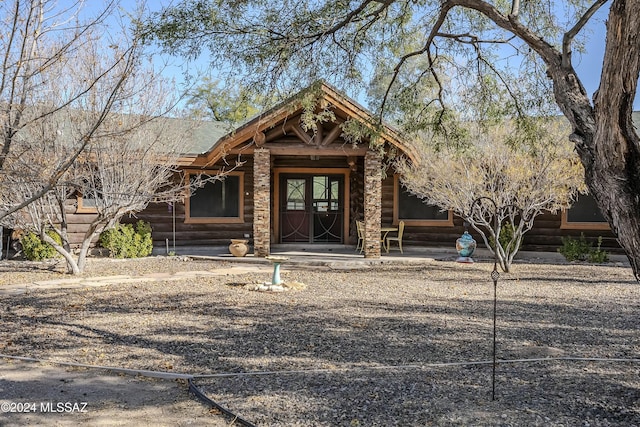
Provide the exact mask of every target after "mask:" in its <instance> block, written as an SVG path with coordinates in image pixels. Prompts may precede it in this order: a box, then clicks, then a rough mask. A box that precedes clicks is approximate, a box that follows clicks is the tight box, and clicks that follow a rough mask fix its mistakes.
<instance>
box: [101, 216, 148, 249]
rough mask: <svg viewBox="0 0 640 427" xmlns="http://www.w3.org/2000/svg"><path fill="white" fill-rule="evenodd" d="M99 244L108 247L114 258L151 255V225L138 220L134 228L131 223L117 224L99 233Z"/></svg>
mask: <svg viewBox="0 0 640 427" xmlns="http://www.w3.org/2000/svg"><path fill="white" fill-rule="evenodd" d="M100 245H102V247H103V248H107V249H109V251H110V252H111V256H112V257H114V258H140V257H145V256H148V255H151V252H152V251H153V240H152V239H151V225H149V223H147V222H144V221H138V223H137V224H136V226H135V229H134V227H133V225H132V224H117V225H116V226H115V227H113V228H110V229H109V230H105V231H103V232H102V233H101V234H100Z"/></svg>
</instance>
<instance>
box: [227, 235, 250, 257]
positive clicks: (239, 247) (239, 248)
mask: <svg viewBox="0 0 640 427" xmlns="http://www.w3.org/2000/svg"><path fill="white" fill-rule="evenodd" d="M247 242H248V240H245V239H231V244H230V245H229V252H231V255H233V256H237V257H243V256H245V255H246V254H247V252H249V247H248V246H247Z"/></svg>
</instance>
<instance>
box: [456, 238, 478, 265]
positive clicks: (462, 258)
mask: <svg viewBox="0 0 640 427" xmlns="http://www.w3.org/2000/svg"><path fill="white" fill-rule="evenodd" d="M456 250H457V251H458V255H459V256H458V259H457V260H456V261H457V262H465V263H472V262H473V259H472V258H471V255H473V252H474V251H475V250H476V241H475V240H474V239H473V237H471V234H469V232H468V231H465V232H464V233H462V236H460V237H459V238H458V240H456Z"/></svg>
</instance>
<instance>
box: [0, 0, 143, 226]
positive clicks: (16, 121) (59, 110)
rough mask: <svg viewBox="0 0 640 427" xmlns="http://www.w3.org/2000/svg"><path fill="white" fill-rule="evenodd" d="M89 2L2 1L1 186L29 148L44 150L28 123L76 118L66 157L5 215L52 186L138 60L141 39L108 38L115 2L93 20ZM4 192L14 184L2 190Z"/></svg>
mask: <svg viewBox="0 0 640 427" xmlns="http://www.w3.org/2000/svg"><path fill="white" fill-rule="evenodd" d="M83 3H84V2H83V1H75V2H68V3H65V4H67V6H62V5H61V4H62V3H60V2H57V1H52V0H7V1H4V2H2V3H0V55H1V59H0V127H1V129H0V132H2V139H1V140H0V185H3V184H4V183H7V182H11V180H10V179H9V178H8V177H9V176H10V175H12V174H15V173H16V171H15V170H13V168H14V167H15V166H16V165H18V164H19V163H20V157H21V156H24V155H25V151H29V150H34V151H35V152H36V153H37V152H42V151H43V149H42V146H43V144H44V143H43V142H42V141H39V140H37V139H29V138H32V136H34V135H38V132H37V131H32V130H31V129H30V128H32V127H33V128H40V129H43V127H42V126H40V122H42V121H47V120H48V121H53V122H63V121H65V120H68V121H69V122H70V123H72V124H73V126H71V127H69V128H68V129H67V130H66V134H65V135H64V136H65V137H66V138H67V146H68V147H72V148H73V149H72V150H71V151H69V152H68V155H67V157H65V158H64V159H59V161H57V162H56V163H55V166H54V167H48V168H46V171H47V174H48V175H47V176H46V177H44V178H43V177H42V173H41V172H42V171H38V174H37V178H34V179H33V180H32V183H35V182H38V183H39V185H40V187H39V188H32V190H33V191H31V192H30V194H31V195H30V196H29V197H28V198H23V197H15V198H5V199H4V201H5V202H7V203H5V204H3V205H2V206H1V207H0V218H2V217H4V216H6V215H9V214H11V213H13V212H15V211H17V210H19V209H21V208H23V207H24V206H27V205H28V204H29V203H31V202H32V201H34V200H36V199H37V198H38V197H41V196H43V195H44V194H46V193H47V192H48V191H50V190H52V189H53V188H54V186H55V185H56V183H57V182H58V181H59V180H60V179H61V177H62V176H63V175H64V174H65V171H66V170H67V169H68V168H69V167H70V165H71V164H73V162H74V161H75V159H76V158H77V157H78V156H79V155H80V154H81V153H82V152H83V150H84V149H85V148H86V146H87V145H88V144H89V143H90V141H92V140H93V137H94V135H95V134H96V133H97V132H98V129H99V128H100V126H101V124H102V121H103V120H104V119H105V117H106V116H107V114H108V112H109V111H110V110H111V109H112V108H113V107H114V105H116V104H117V103H118V98H119V96H120V94H121V90H122V86H123V84H124V82H125V81H126V79H127V78H128V76H129V73H130V72H131V69H132V68H133V67H134V65H135V63H136V61H138V60H139V56H140V52H141V47H140V46H139V45H138V44H137V43H135V42H134V43H127V44H117V43H113V44H109V43H108V41H109V40H108V38H107V37H106V36H105V34H106V31H105V20H106V19H107V17H109V16H112V15H113V14H114V13H115V11H116V7H117V2H116V1H111V2H108V3H106V5H105V6H104V8H103V9H102V10H101V11H100V12H99V13H98V14H97V15H96V17H94V18H90V19H87V20H83V19H81V18H80V13H81V11H82V6H83ZM105 42H106V43H107V46H108V47H107V48H106V49H104V48H103V47H102V46H103V45H104V43H105ZM99 51H100V52H99ZM96 54H97V55H98V56H96ZM73 110H76V111H77V110H85V111H87V110H88V111H91V112H92V113H93V114H92V115H91V116H90V118H89V117H88V116H85V117H83V119H84V120H82V121H79V120H78V118H75V117H73V114H70V112H72V111H73ZM60 136H61V135H59V137H60ZM47 137H48V138H50V137H51V136H50V135H48V136H47ZM22 172H24V171H22ZM0 192H4V193H7V192H10V190H8V189H7V188H0Z"/></svg>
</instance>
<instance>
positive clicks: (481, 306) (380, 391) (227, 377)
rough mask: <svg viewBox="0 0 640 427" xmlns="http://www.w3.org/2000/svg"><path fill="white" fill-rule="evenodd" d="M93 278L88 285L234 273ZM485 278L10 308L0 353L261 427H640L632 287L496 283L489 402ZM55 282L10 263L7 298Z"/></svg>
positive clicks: (178, 266)
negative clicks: (132, 373)
mask: <svg viewBox="0 0 640 427" xmlns="http://www.w3.org/2000/svg"><path fill="white" fill-rule="evenodd" d="M91 263H92V264H91V265H90V271H91V274H90V275H115V274H123V272H125V271H126V274H128V275H145V274H147V275H148V274H151V273H157V272H160V271H164V272H173V273H177V272H180V271H189V270H191V271H195V270H197V271H203V272H206V271H216V270H219V269H221V268H226V267H228V266H229V264H228V263H225V262H220V261H215V262H213V261H202V260H191V261H182V260H179V259H175V258H163V257H157V258H146V259H143V260H130V261H113V260H100V259H92V260H91ZM265 267H266V269H268V266H265ZM492 267H493V265H492V264H490V263H476V264H457V263H454V262H444V261H433V260H431V261H429V260H425V261H424V262H423V263H421V264H415V265H395V266H393V265H386V266H377V267H372V266H364V265H354V266H353V268H343V269H339V270H334V269H331V268H327V267H309V266H301V265H297V266H294V265H291V266H287V265H284V266H283V271H282V278H283V280H285V282H300V283H304V284H305V285H306V287H304V288H303V289H300V290H291V291H287V292H281V293H269V292H256V291H251V290H248V289H247V287H246V286H245V285H247V284H255V283H261V282H264V281H268V280H269V279H270V274H269V273H268V270H265V271H257V272H252V273H246V274H225V275H217V276H214V275H210V276H209V275H205V274H203V275H199V276H196V277H188V278H184V279H180V280H177V279H175V278H174V279H172V280H166V281H158V280H156V281H147V282H144V281H141V282H129V283H123V284H111V285H108V286H103V287H99V288H88V287H81V288H78V289H51V290H38V291H32V292H27V293H24V294H18V295H3V296H2V297H1V298H0V320H1V321H2V326H3V327H2V330H0V353H2V354H5V355H15V356H28V357H33V358H39V359H45V360H48V361H52V362H76V363H82V364H91V365H100V366H114V367H123V368H134V369H148V370H154V371H166V372H177V373H186V374H192V375H195V376H196V378H195V379H194V383H195V385H196V386H197V387H198V388H199V389H200V390H202V391H203V392H204V393H205V394H206V395H207V396H208V397H209V398H211V399H213V400H215V401H216V402H218V403H219V404H221V405H222V406H224V407H226V408H228V409H230V410H231V411H232V412H234V413H235V414H237V415H238V416H240V417H242V418H244V419H245V420H248V421H250V422H251V423H253V424H255V425H258V426H298V425H299V426H389V425H397V426H424V425H464V426H466V425H492V426H498V425H500V426H533V425H540V426H620V425H623V426H634V425H638V426H640V376H639V373H640V362H638V360H637V359H636V358H638V357H639V354H640V353H639V350H640V336H639V335H638V331H637V329H638V318H639V316H640V287H639V285H638V284H637V282H636V281H635V280H634V278H633V275H632V272H631V270H630V269H629V268H626V267H620V266H615V265H603V266H590V265H580V264H545V263H541V264H532V263H519V264H515V265H514V271H513V272H512V273H510V274H505V273H502V274H501V276H500V281H499V284H498V305H497V308H498V310H497V330H498V334H497V357H498V361H499V363H498V365H497V368H496V378H495V400H492V365H491V363H488V362H490V361H491V359H492V319H493V317H492V316H493V283H492V282H491V279H490V272H491V269H492ZM52 270H56V268H55V267H52ZM59 278H60V274H59V273H57V272H55V271H49V270H46V269H43V266H42V264H27V263H22V264H18V263H12V262H6V261H5V262H2V263H0V288H1V287H2V285H7V284H11V283H13V284H15V283H28V282H33V281H37V280H48V279H59ZM181 387H183V388H184V393H187V392H186V387H185V386H184V385H181ZM105 410H109V408H108V407H105ZM111 410H112V411H113V410H116V409H114V408H111ZM174 415H176V416H181V417H182V419H185V420H188V419H189V416H190V414H189V413H182V414H174ZM208 416H209V421H210V422H211V425H228V424H229V422H230V420H229V419H226V418H225V417H223V416H222V415H220V414H217V413H215V411H213V412H212V413H211V414H208ZM216 423H219V424H216ZM0 424H2V422H1V421H0ZM15 425H19V424H15ZM105 425H108V424H105ZM185 425H187V424H185Z"/></svg>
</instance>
